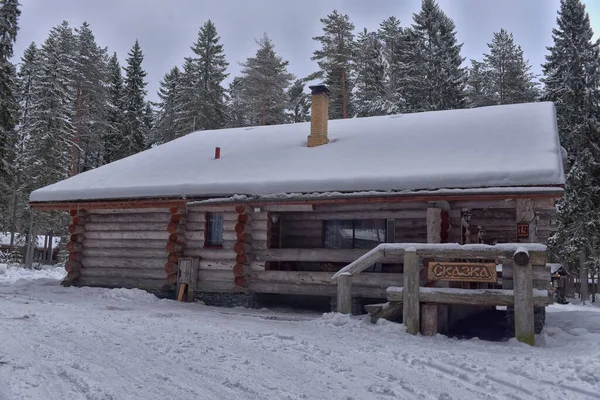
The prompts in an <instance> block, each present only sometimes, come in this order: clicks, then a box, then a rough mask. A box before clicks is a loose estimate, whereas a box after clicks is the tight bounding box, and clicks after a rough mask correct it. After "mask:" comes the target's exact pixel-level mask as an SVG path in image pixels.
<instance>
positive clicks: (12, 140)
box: [0, 0, 21, 227]
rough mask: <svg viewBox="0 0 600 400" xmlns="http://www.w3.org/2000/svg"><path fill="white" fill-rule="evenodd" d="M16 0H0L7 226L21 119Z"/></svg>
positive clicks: (1, 213) (0, 189) (0, 215)
mask: <svg viewBox="0 0 600 400" xmlns="http://www.w3.org/2000/svg"><path fill="white" fill-rule="evenodd" d="M20 15H21V11H20V10H19V2H18V1H17V0H0V227H4V226H5V225H6V222H7V221H6V220H7V219H6V218H5V216H6V215H7V211H8V208H9V203H10V196H6V193H7V191H9V190H10V189H9V187H10V185H11V183H10V180H11V179H12V178H13V177H12V176H10V175H11V172H10V168H11V164H12V163H13V162H14V158H15V146H16V145H17V138H16V133H15V130H14V128H15V125H16V124H17V121H18V103H17V98H16V91H17V79H16V69H15V66H14V65H13V64H12V63H11V61H10V59H11V57H12V56H13V44H14V43H15V41H16V39H17V31H18V29H19V27H18V20H19V16H20Z"/></svg>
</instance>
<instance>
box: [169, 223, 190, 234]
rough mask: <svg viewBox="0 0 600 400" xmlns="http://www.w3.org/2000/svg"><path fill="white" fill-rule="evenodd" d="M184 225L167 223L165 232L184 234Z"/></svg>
mask: <svg viewBox="0 0 600 400" xmlns="http://www.w3.org/2000/svg"><path fill="white" fill-rule="evenodd" d="M185 228H186V226H185V224H180V223H178V222H169V224H168V225H167V232H169V233H183V232H185Z"/></svg>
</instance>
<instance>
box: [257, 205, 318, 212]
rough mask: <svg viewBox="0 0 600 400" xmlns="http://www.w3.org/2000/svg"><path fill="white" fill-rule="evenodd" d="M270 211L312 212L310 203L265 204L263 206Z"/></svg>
mask: <svg viewBox="0 0 600 400" xmlns="http://www.w3.org/2000/svg"><path fill="white" fill-rule="evenodd" d="M262 208H263V209H265V210H266V211H270V212H292V211H295V212H312V211H313V205H312V204H265V205H264V206H263V207H262Z"/></svg>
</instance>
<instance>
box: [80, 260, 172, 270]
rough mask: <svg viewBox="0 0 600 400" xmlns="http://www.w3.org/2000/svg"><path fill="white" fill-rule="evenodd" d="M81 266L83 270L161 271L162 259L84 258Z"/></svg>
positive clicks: (163, 264)
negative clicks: (126, 269)
mask: <svg viewBox="0 0 600 400" xmlns="http://www.w3.org/2000/svg"><path fill="white" fill-rule="evenodd" d="M81 264H83V266H84V267H85V268H94V267H95V268H143V269H152V268H156V269H161V270H162V269H163V268H164V266H165V259H164V258H106V257H84V258H82V260H81Z"/></svg>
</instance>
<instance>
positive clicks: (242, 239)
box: [237, 233, 253, 243]
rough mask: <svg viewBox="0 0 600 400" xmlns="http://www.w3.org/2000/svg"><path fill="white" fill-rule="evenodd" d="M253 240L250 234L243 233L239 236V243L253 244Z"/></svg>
mask: <svg viewBox="0 0 600 400" xmlns="http://www.w3.org/2000/svg"><path fill="white" fill-rule="evenodd" d="M252 239H253V238H252V235H250V234H249V233H242V234H239V235H237V240H238V242H244V243H252Z"/></svg>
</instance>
